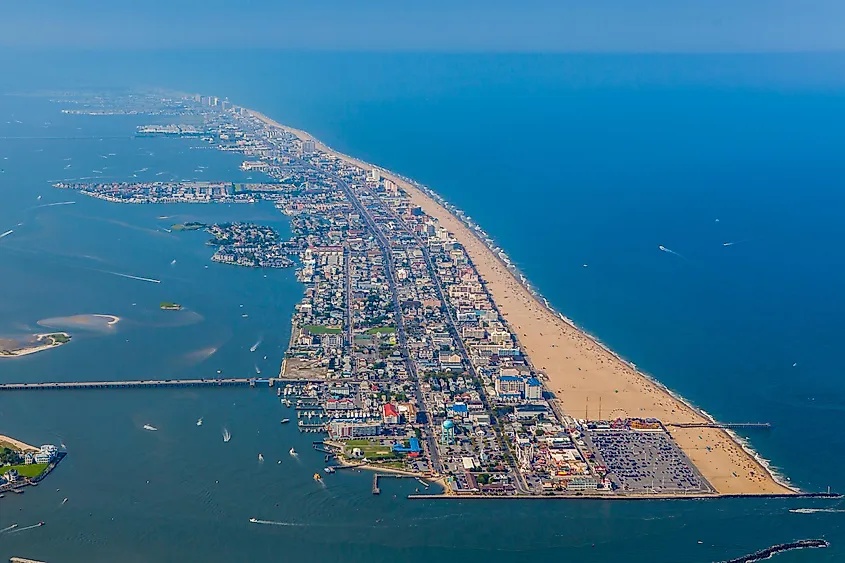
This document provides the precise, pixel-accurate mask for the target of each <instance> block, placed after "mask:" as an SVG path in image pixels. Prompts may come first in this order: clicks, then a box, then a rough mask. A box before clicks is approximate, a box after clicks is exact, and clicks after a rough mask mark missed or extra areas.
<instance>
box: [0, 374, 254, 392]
mask: <svg viewBox="0 0 845 563" xmlns="http://www.w3.org/2000/svg"><path fill="white" fill-rule="evenodd" d="M242 385H249V386H250V387H255V386H256V385H267V386H269V385H270V382H269V381H268V380H267V379H258V378H254V377H230V378H225V379H223V378H221V379H165V380H160V379H146V380H139V381H54V382H50V383H0V391H48V390H59V389H61V390H66V389H138V388H158V387H235V386H242Z"/></svg>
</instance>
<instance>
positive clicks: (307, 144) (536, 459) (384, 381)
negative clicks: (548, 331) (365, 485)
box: [60, 97, 706, 495]
mask: <svg viewBox="0 0 845 563" xmlns="http://www.w3.org/2000/svg"><path fill="white" fill-rule="evenodd" d="M184 102H185V103H186V104H187V107H188V109H187V110H186V111H189V112H194V113H199V114H201V115H203V117H204V119H205V130H206V131H207V132H208V134H209V135H210V136H211V137H212V139H213V142H214V143H215V144H216V146H217V147H218V148H219V149H220V150H226V151H234V152H237V153H240V154H242V155H243V156H244V158H245V159H246V160H245V161H244V162H243V165H242V168H243V169H244V170H255V171H259V172H262V173H265V174H267V175H268V177H269V178H270V179H271V180H272V181H271V182H267V183H264V184H261V185H257V186H251V187H250V188H248V189H244V190H239V191H237V192H234V191H233V192H229V191H225V190H221V191H218V192H216V193H213V192H212V193H211V194H209V195H208V198H209V200H218V201H231V200H233V199H235V200H243V201H253V200H255V199H259V198H261V199H266V200H271V201H273V202H274V203H275V205H276V207H277V208H278V209H280V210H281V211H282V212H283V213H285V214H286V215H287V216H288V217H289V218H290V220H291V227H292V231H293V236H292V238H291V240H290V241H289V242H288V243H287V244H288V245H289V249H291V250H293V251H295V253H296V254H297V256H298V258H299V262H300V265H299V268H298V270H297V275H298V278H299V280H300V281H301V282H302V283H303V284H304V285H305V292H304V295H303V298H302V300H301V302H300V303H299V304H298V305H297V307H296V313H295V314H294V317H293V327H292V328H293V329H292V332H291V342H290V346H289V349H288V352H287V353H286V355H285V359H284V361H283V365H282V369H281V373H280V377H281V378H282V379H285V380H293V381H298V383H295V384H291V385H289V388H288V389H287V390H286V394H287V395H288V396H289V397H290V399H291V400H296V401H297V403H298V404H299V405H300V407H299V408H300V410H299V411H298V413H299V418H300V420H299V425H300V427H301V428H302V429H305V430H309V429H319V430H321V431H325V432H327V433H328V435H329V437H330V438H331V439H332V440H334V441H336V442H339V443H345V444H348V445H349V446H350V447H349V448H348V452H347V453H348V454H349V455H350V456H351V457H356V458H365V459H367V460H369V461H370V462H374V463H390V464H392V466H393V467H395V468H401V469H405V470H408V471H415V472H420V473H426V474H436V475H440V476H445V477H446V478H447V479H448V481H449V484H450V487H451V489H452V491H454V492H457V493H463V494H490V495H515V494H540V495H542V494H546V495H554V494H576V493H577V494H583V493H584V492H586V491H595V494H600V493H611V492H613V491H619V490H624V491H627V492H633V493H648V492H649V491H651V492H654V491H655V490H656V485H655V479H658V481H659V482H660V483H665V478H666V475H667V474H672V473H673V472H674V473H676V474H678V475H682V476H681V477H679V478H678V479H677V480H676V481H677V483H680V485H678V487H679V488H680V490H689V491H691V492H695V491H700V490H702V487H704V486H705V485H706V484H705V483H703V478H702V479H701V480H697V477H696V476H695V475H693V476H692V477H690V475H689V474H687V473H685V469H683V468H684V467H688V466H689V467H691V464H690V463H689V460H688V459H686V458H685V457H684V456H683V454H682V453H681V452H680V450H679V449H678V448H677V446H674V449H672V445H673V442H672V441H671V438H670V437H669V435H668V433H666V431H665V429H664V428H662V426H660V425H659V423H658V426H657V427H654V425H653V423H651V422H643V421H637V420H633V421H628V420H625V421H614V422H612V423H611V422H608V423H606V424H607V426H608V428H607V429H605V428H603V427H602V428H599V427H596V426H595V424H594V425H593V426H592V427H590V426H589V423H588V421H585V420H576V419H574V418H572V417H570V416H566V415H565V414H564V413H562V412H561V411H560V410H559V406H558V404H557V403H556V402H555V401H553V400H552V399H551V398H550V396H549V394H548V393H547V392H546V391H545V387H544V384H543V381H544V377H545V376H544V374H543V373H541V372H540V371H538V370H536V369H535V367H534V366H533V365H532V364H531V362H530V360H529V358H528V357H527V356H526V354H525V352H524V350H523V348H522V347H521V345H520V343H519V339H518V337H517V335H516V334H515V333H514V332H513V331H512V330H511V328H510V327H509V325H508V323H507V320H506V319H505V317H504V316H503V315H502V314H501V313H500V311H499V310H498V308H497V306H496V303H495V302H494V301H493V299H492V297H491V295H490V293H489V291H488V289H487V287H486V285H485V282H484V280H483V279H482V278H481V277H480V276H479V274H478V271H477V270H476V268H475V266H474V265H473V263H472V260H471V259H470V257H469V255H468V254H467V251H466V249H465V248H464V247H463V245H462V244H461V242H460V241H459V240H458V239H457V238H456V237H455V235H454V234H453V233H451V232H449V231H448V230H447V229H446V228H444V227H443V226H442V225H441V224H440V222H439V221H438V220H437V219H436V218H434V217H432V216H430V215H428V214H427V213H425V212H424V211H423V210H422V209H421V207H419V206H418V205H416V204H415V203H414V201H412V199H411V197H410V196H409V194H408V193H406V191H405V190H404V189H402V187H401V186H400V185H398V183H399V180H398V179H397V178H396V177H395V176H392V175H389V174H386V173H383V172H382V171H381V170H379V169H377V168H373V167H367V168H365V167H362V166H360V165H358V164H357V163H354V162H353V161H351V160H350V159H346V158H342V157H341V156H339V155H337V154H335V153H332V152H330V151H328V150H325V149H324V148H322V147H321V146H320V145H319V144H318V143H315V142H314V141H313V140H311V139H300V138H299V137H297V136H295V135H294V134H293V133H291V132H290V131H288V130H286V129H284V128H281V127H279V126H277V125H275V124H273V123H271V122H268V121H267V120H266V119H265V118H263V117H261V116H258V115H254V114H252V113H251V112H249V111H244V110H243V109H242V108H238V107H236V106H228V107H225V108H224V107H223V106H222V105H221V104H220V103H219V101H217V100H214V99H211V98H204V97H203V98H200V99H197V98H192V99H190V100H185V101H184ZM191 104H193V105H191ZM60 187H65V186H60ZM143 189H145V190H147V191H148V192H149V190H151V189H152V190H160V189H161V188H160V187H158V186H146V187H145V188H143ZM420 189H422V190H423V191H426V190H425V188H423V187H420ZM188 192H189V193H190V190H188ZM98 193H100V194H101V195H100V196H101V197H102V194H105V193H108V194H109V197H115V198H125V197H127V196H128V194H126V188H115V189H112V191H111V192H108V191H106V190H98ZM205 194H207V192H205V193H204V194H203V195H205ZM154 196H155V197H157V198H164V197H172V196H170V195H168V194H163V193H160V192H159V191H155V194H154ZM131 197H137V196H134V195H133V196H131ZM180 197H182V196H181V195H180ZM185 197H187V196H185ZM191 197H192V198H196V197H197V194H195V193H194V194H192V195H191ZM159 201H161V199H159ZM450 210H452V211H453V213H455V215H456V216H457V217H458V218H459V219H461V220H462V221H464V223H465V224H467V226H468V227H470V228H471V229H472V230H473V232H475V233H476V234H477V236H478V237H479V238H480V239H481V240H482V241H484V242H485V244H488V246H489V244H491V243H490V241H489V237H488V238H485V237H486V234H485V233H484V232H483V231H481V230H480V229H479V228H478V227H477V226H476V225H474V224H472V223H471V222H469V219H467V218H465V217H464V216H463V214H461V213H458V212H455V211H454V209H451V208H450ZM499 255H500V258H501V259H502V260H503V261H504V263H505V265H506V266H507V267H509V268H511V267H512V265H511V264H510V263H509V262H508V261H507V259H506V256H505V255H504V254H503V253H500V254H499ZM303 413H304V414H303ZM605 431H607V432H614V433H618V434H619V436H616V435H615V434H614V436H612V437H610V438H608V437H607V436H606V435H604V434H602V435H601V436H599V435H597V434H596V433H601V432H605ZM646 434H648V435H649V436H651V437H649V438H643V439H642V440H641V441H642V442H643V443H648V444H651V445H650V446H649V447H653V448H656V451H660V452H662V455H663V456H664V458H665V460H666V467H665V471H663V470H662V469H660V470H659V469H655V468H653V467H652V468H644V467H642V466H641V463H640V462H639V461H638V459H637V457H636V456H637V455H639V454H638V453H637V452H638V450H637V449H636V448H635V447H628V444H636V443H637V440H640V438H641V437H643V436H645V435H646ZM657 435H660V436H662V437H663V438H665V440H666V441H663V438H654V436H657ZM620 436H621V437H620ZM667 448H669V449H667ZM614 470H615V471H616V472H617V473H622V472H628V473H630V475H631V476H629V477H625V478H624V479H623V478H621V477H620V476H619V475H616V474H614V472H613V471H614ZM649 476H651V477H650V478H649ZM661 478H662V479H663V480H662V481H661V480H660V479H661ZM674 482H675V481H673V483H674ZM686 483H688V484H689V488H688V489H684V486H686V485H684V484H686Z"/></svg>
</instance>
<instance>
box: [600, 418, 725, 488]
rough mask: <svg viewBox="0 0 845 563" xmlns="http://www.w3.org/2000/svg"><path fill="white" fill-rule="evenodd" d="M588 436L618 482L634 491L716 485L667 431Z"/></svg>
mask: <svg viewBox="0 0 845 563" xmlns="http://www.w3.org/2000/svg"><path fill="white" fill-rule="evenodd" d="M585 439H586V440H588V441H589V442H590V443H591V445H592V449H593V451H595V452H596V453H597V457H598V458H599V459H598V462H599V463H600V464H602V465H604V466H606V467H607V469H608V471H609V472H610V478H611V480H612V481H613V482H614V484H615V485H616V486H617V487H619V489H621V490H623V491H630V492H655V493H671V492H691V493H692V492H696V493H698V492H710V491H712V488H711V487H710V485H709V484H708V483H707V481H706V480H705V479H704V478H703V477H702V476H701V474H700V473H699V472H698V470H697V469H696V468H695V467H694V466H693V464H692V462H690V460H689V459H688V458H687V457H686V455H685V454H684V453H683V452H682V451H681V450H680V448H679V447H678V446H677V444H675V442H674V441H673V440H672V439H671V438H670V437H669V435H668V434H666V432H662V431H661V432H641V431H635V430H630V429H613V430H590V431H589V432H588V433H587V435H586V436H585Z"/></svg>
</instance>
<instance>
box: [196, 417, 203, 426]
mask: <svg viewBox="0 0 845 563" xmlns="http://www.w3.org/2000/svg"><path fill="white" fill-rule="evenodd" d="M197 426H202V417H199V418H198V419H197Z"/></svg>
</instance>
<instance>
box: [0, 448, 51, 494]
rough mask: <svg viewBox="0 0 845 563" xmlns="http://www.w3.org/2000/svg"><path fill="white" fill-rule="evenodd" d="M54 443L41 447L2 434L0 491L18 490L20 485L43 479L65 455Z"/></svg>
mask: <svg viewBox="0 0 845 563" xmlns="http://www.w3.org/2000/svg"><path fill="white" fill-rule="evenodd" d="M65 455H66V454H65V452H63V451H60V450H59V448H58V447H56V446H54V445H52V444H44V445H43V446H41V447H40V448H36V447H35V446H30V445H29V444H25V443H23V442H21V441H19V440H15V439H14V438H10V437H8V436H2V435H0V492H2V491H9V490H12V491H16V492H22V491H18V489H19V488H20V487H25V486H27V485H34V484H36V483H38V482H39V481H41V479H43V478H44V477H46V476H47V474H48V473H50V471H52V470H53V469H54V468H55V467H56V465H57V464H58V463H59V462H60V461H61V460H62V459H63V458H64V457H65Z"/></svg>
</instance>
